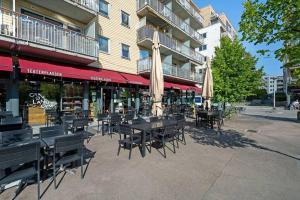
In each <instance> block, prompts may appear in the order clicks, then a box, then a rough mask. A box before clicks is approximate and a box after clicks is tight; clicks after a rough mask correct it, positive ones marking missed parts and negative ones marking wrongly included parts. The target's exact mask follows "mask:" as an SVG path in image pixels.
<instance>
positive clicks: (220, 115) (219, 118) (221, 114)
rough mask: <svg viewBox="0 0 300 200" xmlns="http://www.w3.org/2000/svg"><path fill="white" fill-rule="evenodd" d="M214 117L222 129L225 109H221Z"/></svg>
mask: <svg viewBox="0 0 300 200" xmlns="http://www.w3.org/2000/svg"><path fill="white" fill-rule="evenodd" d="M214 119H215V121H216V122H217V125H218V129H219V130H220V129H221V127H222V126H223V125H224V111H223V110H219V111H218V112H217V114H216V116H215V118H214Z"/></svg>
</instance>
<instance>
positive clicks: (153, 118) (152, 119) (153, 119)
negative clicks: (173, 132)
mask: <svg viewBox="0 0 300 200" xmlns="http://www.w3.org/2000/svg"><path fill="white" fill-rule="evenodd" d="M157 121H159V118H158V117H150V122H157Z"/></svg>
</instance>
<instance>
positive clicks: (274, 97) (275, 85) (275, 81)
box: [271, 77, 277, 110]
mask: <svg viewBox="0 0 300 200" xmlns="http://www.w3.org/2000/svg"><path fill="white" fill-rule="evenodd" d="M271 80H273V81H274V87H273V109H274V110H275V109H276V90H277V77H272V78H271Z"/></svg>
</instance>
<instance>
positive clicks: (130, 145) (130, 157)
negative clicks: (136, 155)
mask: <svg viewBox="0 0 300 200" xmlns="http://www.w3.org/2000/svg"><path fill="white" fill-rule="evenodd" d="M131 151H132V144H130V151H129V160H130V158H131Z"/></svg>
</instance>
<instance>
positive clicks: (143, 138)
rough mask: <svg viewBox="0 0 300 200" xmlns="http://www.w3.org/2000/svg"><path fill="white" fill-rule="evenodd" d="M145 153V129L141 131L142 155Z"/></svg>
mask: <svg viewBox="0 0 300 200" xmlns="http://www.w3.org/2000/svg"><path fill="white" fill-rule="evenodd" d="M145 155H146V131H142V156H143V157H145Z"/></svg>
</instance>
